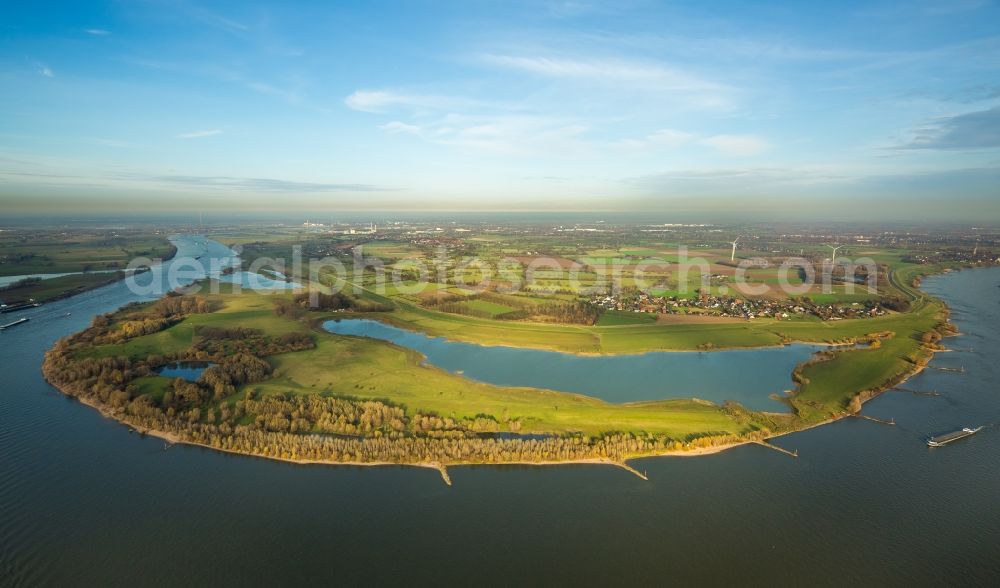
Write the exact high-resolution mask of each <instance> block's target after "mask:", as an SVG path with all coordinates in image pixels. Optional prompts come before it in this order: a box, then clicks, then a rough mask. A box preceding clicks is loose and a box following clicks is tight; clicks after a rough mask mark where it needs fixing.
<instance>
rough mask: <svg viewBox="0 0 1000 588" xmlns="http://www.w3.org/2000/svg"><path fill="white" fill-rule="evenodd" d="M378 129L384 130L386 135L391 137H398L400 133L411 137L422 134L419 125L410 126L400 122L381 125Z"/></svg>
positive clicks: (395, 121)
mask: <svg viewBox="0 0 1000 588" xmlns="http://www.w3.org/2000/svg"><path fill="white" fill-rule="evenodd" d="M378 128H380V129H382V130H383V131H385V132H386V133H389V134H390V135H398V134H400V133H408V134H411V135H419V134H420V127H418V126H417V125H409V124H406V123H405V122H400V121H398V120H394V121H392V122H388V123H385V124H384V125H379V127H378Z"/></svg>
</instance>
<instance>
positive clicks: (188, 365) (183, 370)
mask: <svg viewBox="0 0 1000 588" xmlns="http://www.w3.org/2000/svg"><path fill="white" fill-rule="evenodd" d="M212 365H215V364H213V363H210V362H207V361H180V362H177V363H170V364H167V365H165V366H163V367H161V368H159V369H157V370H154V371H155V372H156V373H157V374H159V375H161V376H163V377H165V378H183V379H185V380H187V381H189V382H197V381H198V378H200V377H201V373H202V372H204V371H205V370H206V369H208V368H209V367H210V366H212Z"/></svg>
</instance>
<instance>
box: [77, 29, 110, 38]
mask: <svg viewBox="0 0 1000 588" xmlns="http://www.w3.org/2000/svg"><path fill="white" fill-rule="evenodd" d="M83 32H85V33H87V34H88V35H94V36H95V37H104V36H107V35H110V34H111V31H108V30H105V29H83Z"/></svg>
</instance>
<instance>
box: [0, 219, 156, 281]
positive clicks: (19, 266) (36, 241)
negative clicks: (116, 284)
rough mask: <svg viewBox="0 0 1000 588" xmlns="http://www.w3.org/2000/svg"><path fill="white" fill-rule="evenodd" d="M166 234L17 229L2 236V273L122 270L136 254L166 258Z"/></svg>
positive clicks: (8, 274)
mask: <svg viewBox="0 0 1000 588" xmlns="http://www.w3.org/2000/svg"><path fill="white" fill-rule="evenodd" d="M169 252H170V243H169V242H168V241H167V237H166V235H159V234H155V233H152V232H141V231H132V232H122V233H118V232H115V231H96V230H95V231H68V232H67V231H14V232H10V233H6V232H5V233H3V234H2V235H0V276H18V275H26V274H57V273H70V272H84V271H91V270H108V269H122V268H124V267H125V266H126V265H128V262H129V261H131V260H132V259H133V258H135V257H139V256H143V257H149V258H153V259H156V258H163V257H166V256H167V254H168V253H169Z"/></svg>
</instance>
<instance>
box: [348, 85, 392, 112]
mask: <svg viewBox="0 0 1000 588" xmlns="http://www.w3.org/2000/svg"><path fill="white" fill-rule="evenodd" d="M401 101H402V100H401V97H400V96H398V95H396V94H393V93H391V92H378V91H376V92H371V91H368V90H358V91H357V92H354V93H353V94H351V95H350V96H348V97H347V98H345V99H344V104H346V105H347V107H348V108H350V109H352V110H360V111H362V112H381V111H383V110H385V109H386V108H387V107H389V106H393V105H396V104H400V103H401Z"/></svg>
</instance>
